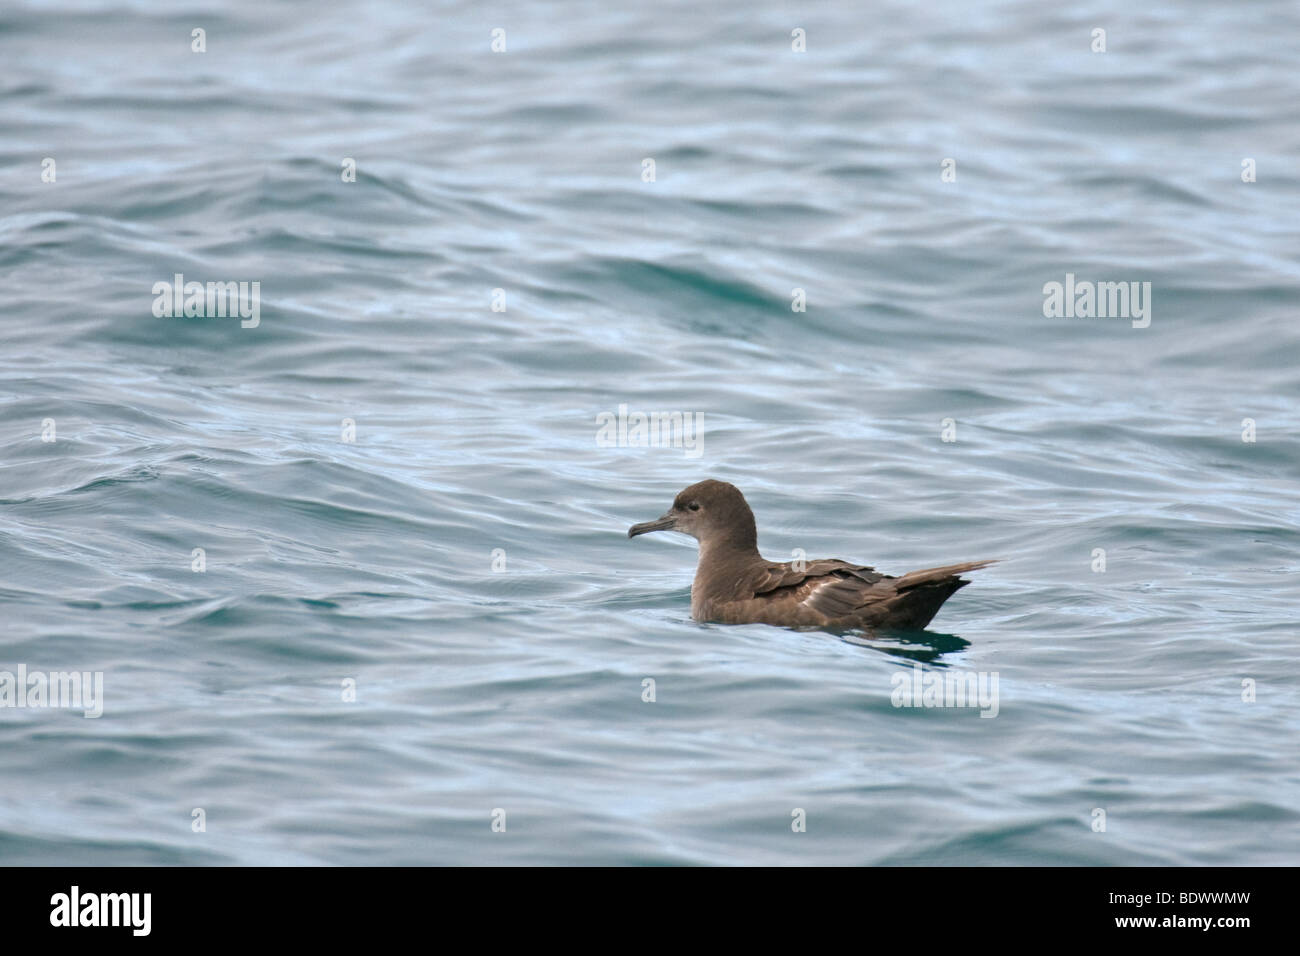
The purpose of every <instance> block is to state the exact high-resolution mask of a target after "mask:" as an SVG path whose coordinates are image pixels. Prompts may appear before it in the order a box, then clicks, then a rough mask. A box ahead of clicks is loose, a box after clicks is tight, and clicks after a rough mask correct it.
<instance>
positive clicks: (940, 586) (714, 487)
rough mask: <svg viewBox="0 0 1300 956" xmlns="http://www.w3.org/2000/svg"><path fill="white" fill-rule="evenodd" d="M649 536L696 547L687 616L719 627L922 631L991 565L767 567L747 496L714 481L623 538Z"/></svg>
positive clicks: (791, 564) (825, 561) (691, 490)
mask: <svg viewBox="0 0 1300 956" xmlns="http://www.w3.org/2000/svg"><path fill="white" fill-rule="evenodd" d="M651 531H680V532H682V533H684V534H689V535H691V536H692V537H693V538H695V539H696V540H697V541H699V543H700V558H699V564H698V565H697V567H696V569H695V581H694V582H693V583H692V584H691V617H693V618H694V619H695V620H697V621H713V622H717V623H721V624H775V625H778V626H781V627H821V628H830V629H848V628H895V629H899V630H920V629H921V628H923V627H925V626H926V625H927V624H929V623H930V619H931V618H933V617H934V616H935V614H936V613H938V611H939V607H940V605H942V604H943V602H944V601H946V600H948V598H949V597H951V596H952V594H953V593H954V592H955V591H956V590H957V589H958V588H962V587H965V586H966V585H967V584H969V583H970V582H969V581H966V580H964V579H963V578H960V577H958V575H959V574H961V573H962V572H963V571H975V570H978V569H979V568H983V567H987V566H988V565H990V564H992V563H993V561H992V560H989V561H966V562H964V563H962V564H949V565H945V566H944V567H941V568H926V569H925V570H923V571H910V572H908V573H907V574H904V575H902V576H901V577H892V576H890V575H887V574H881V573H880V572H879V571H876V570H875V569H874V568H869V567H866V566H864V565H861V564H849V563H848V562H847V561H840V560H838V559H836V558H826V559H822V560H819V561H803V562H789V563H786V564H778V563H776V562H773V561H767V560H764V558H763V556H762V555H760V554H759V553H758V529H757V528H756V527H755V525H754V512H752V511H750V510H749V504H748V503H747V502H746V501H745V496H744V495H742V494H741V493H740V489H739V488H737V487H736V486H735V485H731V484H728V483H727V482H725V481H715V480H713V479H712V478H710V479H708V480H706V481H701V482H699V483H697V484H694V485H691V486H690V487H689V488H687V489H685V490H684V491H682V492H681V493H679V494H678V495H677V498H676V499H675V500H674V501H673V506H672V508H671V509H670V510H669V511H668V513H667V514H665V515H664V516H663V517H662V518H656V519H655V520H654V521H646V522H643V523H641V524H635V525H633V526H632V527H630V528H628V529H627V536H628V537H629V538H635V537H636V536H637V535H639V534H648V533H649V532H651Z"/></svg>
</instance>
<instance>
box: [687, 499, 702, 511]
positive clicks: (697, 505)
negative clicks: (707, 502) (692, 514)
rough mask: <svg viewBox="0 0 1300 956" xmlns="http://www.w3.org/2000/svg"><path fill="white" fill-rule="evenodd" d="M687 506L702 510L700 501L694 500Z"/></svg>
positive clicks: (694, 509)
mask: <svg viewBox="0 0 1300 956" xmlns="http://www.w3.org/2000/svg"><path fill="white" fill-rule="evenodd" d="M686 507H688V508H690V509H691V510H692V511H699V510H700V503H699V502H698V501H692V502H691V503H690V504H689V505H687V506H686Z"/></svg>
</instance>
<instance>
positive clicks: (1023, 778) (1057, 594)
mask: <svg viewBox="0 0 1300 956" xmlns="http://www.w3.org/2000/svg"><path fill="white" fill-rule="evenodd" d="M196 29H202V30H203V31H205V32H204V33H203V34H201V35H200V36H201V39H202V41H203V45H204V51H203V52H197V51H195V50H194V49H193V46H194V45H195V44H196V43H197V42H198V41H196V39H195V38H194V35H193V31H194V30H196ZM1096 29H1103V30H1105V31H1106V32H1105V38H1104V39H1105V50H1104V52H1103V51H1100V50H1098V51H1094V49H1093V47H1094V45H1095V44H1096V43H1097V40H1096V39H1095V38H1094V30H1096ZM495 30H502V31H504V33H503V34H495V37H494V31H495ZM799 30H801V31H803V33H802V34H797V33H795V32H794V31H799ZM801 38H802V39H801ZM494 42H496V43H497V46H498V47H500V46H501V44H502V42H503V43H504V49H503V50H500V51H494V49H493V44H494ZM801 42H802V43H803V44H804V45H805V49H804V50H803V51H802V52H800V51H799V50H796V49H795V47H797V46H799V45H800V43H801ZM1298 60H1300V8H1297V6H1296V5H1295V4H1294V2H1292V0H1276V2H1259V3H1252V4H1248V5H1234V4H1219V3H1198V2H1189V3H1177V4H1175V3H1158V4H1154V5H1134V4H1130V3H1119V2H1083V3H1076V4H1070V5H1068V6H1067V7H1060V8H1058V7H1057V6H1055V5H1050V4H1041V3H1037V2H1031V0H1025V2H1007V3H991V2H986V3H962V2H957V0H954V2H945V3H937V4H934V3H927V4H910V3H901V2H900V3H888V4H885V3H882V4H845V3H839V2H834V3H830V2H828V3H817V4H790V3H778V2H771V0H764V2H758V3H744V4H742V3H727V4H696V3H681V2H676V0H673V2H664V3H656V4H641V5H635V6H634V5H631V4H603V3H594V2H578V0H567V2H551V3H540V4H539V3H522V2H516V3H493V4H478V3H430V4H409V3H399V2H374V3H363V4H337V5H330V4H324V5H322V4H313V3H306V2H277V3H266V2H256V3H255V2H251V0H249V2H226V3H221V4H217V5H195V6H187V5H185V4H156V3H147V2H123V0H103V2H101V0H78V2H68V0H62V2H50V3H45V2H24V0H10V2H7V3H5V4H4V5H3V7H2V8H0V336H2V341H3V349H2V350H0V404H2V410H0V601H2V607H0V609H2V611H3V623H2V624H0V671H5V672H9V673H11V674H14V675H16V674H17V673H18V670H19V668H24V669H25V673H28V674H30V673H32V672H39V673H44V674H50V673H56V672H69V671H74V670H75V671H85V672H90V673H91V674H93V673H95V672H100V673H102V681H103V685H102V686H103V696H102V707H103V713H102V716H100V717H98V718H87V717H85V716H83V710H84V709H85V708H82V709H78V708H76V707H73V706H61V707H51V706H45V707H41V706H35V705H32V706H23V707H19V706H16V703H17V702H18V698H17V697H16V696H13V695H11V696H10V697H9V698H7V699H8V700H9V701H10V702H11V704H15V705H14V706H3V707H0V863H8V864H41V863H66V864H82V863H84V864H425V863H446V864H469V863H525V864H537V863H583V864H644V863H653V864H674V863H688V864H729V863H740V864H750V863H775V864H810V863H815V864H913V863H920V864H946V863H958V864H1119V865H1129V864H1245V863H1260V864H1282V863H1294V862H1296V860H1297V858H1298V857H1300V852H1298V851H1300V748H1298V747H1297V731H1298V730H1300V718H1298V717H1297V712H1298V708H1300V691H1298V689H1297V682H1298V680H1300V652H1298V650H1297V647H1298V645H1300V612H1298V611H1297V601H1298V598H1300V588H1298V587H1297V573H1298V572H1300V558H1298V557H1297V554H1298V553H1300V495H1297V490H1298V488H1300V484H1298V481H1297V479H1298V477H1300V467H1298V465H1300V425H1298V424H1297V415H1298V414H1300V332H1298V331H1297V319H1298V316H1297V302H1298V301H1300V158H1298V157H1300V73H1298V72H1297V70H1296V63H1297V61H1298ZM51 160H52V162H49V161H51ZM647 160H652V161H653V166H651V164H649V163H647V162H646V161H647ZM946 160H951V161H952V162H948V163H945V161H946ZM348 161H352V162H354V163H355V170H356V174H355V182H351V181H346V180H347V179H349V178H351V177H350V176H349V172H348V171H349V167H350V163H349V162H348ZM1252 170H1253V173H1252ZM651 173H653V175H651ZM954 176H955V178H954ZM1252 179H1253V181H1248V180H1252ZM177 274H181V275H183V276H184V281H185V282H191V281H197V282H201V283H207V282H235V283H238V282H247V283H253V282H257V283H259V284H260V285H259V286H258V287H257V288H258V289H259V290H260V291H259V293H258V294H259V295H260V299H259V301H258V306H257V316H256V325H253V321H254V320H253V319H251V318H248V319H241V317H240V316H234V317H231V316H225V317H221V316H216V315H209V314H205V315H203V316H190V317H186V316H185V315H183V314H182V315H179V316H167V315H165V314H164V315H161V316H160V315H156V314H155V308H156V300H157V299H158V297H159V296H158V294H157V293H155V291H154V288H155V284H156V283H168V282H171V281H172V279H173V276H175V275H177ZM1067 275H1070V276H1073V277H1074V279H1073V280H1070V281H1074V282H1079V283H1082V282H1123V283H1129V282H1135V283H1138V286H1137V287H1136V288H1137V290H1138V291H1139V292H1140V291H1141V289H1142V288H1143V286H1142V284H1143V283H1150V287H1149V288H1150V294H1149V298H1146V299H1145V300H1144V303H1145V304H1144V305H1143V308H1147V307H1149V309H1148V311H1147V315H1146V318H1145V319H1143V318H1142V317H1140V316H1137V317H1134V318H1132V319H1131V320H1130V318H1129V317H1127V316H1121V317H1107V318H1100V317H1078V316H1075V317H1069V316H1051V317H1049V316H1047V315H1045V314H1044V310H1045V299H1046V298H1047V296H1046V295H1045V293H1044V286H1045V285H1046V284H1048V283H1052V282H1060V283H1062V284H1064V283H1065V282H1066V281H1067ZM1125 288H1126V289H1127V288H1128V287H1127V286H1126V287H1125ZM248 289H249V294H250V296H251V294H252V289H253V287H252V286H251V285H250V286H249V287H248ZM795 290H802V293H801V294H800V293H797V292H796V291H795ZM162 299H163V304H166V302H167V300H168V299H169V296H167V295H163V296H162ZM801 299H802V300H803V302H804V310H803V311H799V310H798V309H799V304H800V300H801ZM1117 301H1118V300H1117ZM248 302H249V303H251V299H250V300H248ZM1137 302H1138V300H1136V299H1135V300H1134V302H1132V303H1130V305H1131V306H1132V307H1133V308H1134V310H1135V311H1136V306H1137ZM249 311H250V313H251V311H252V309H251V304H250V308H249ZM1146 322H1149V324H1145V327H1143V325H1144V323H1146ZM1135 323H1136V325H1135ZM246 324H247V325H248V326H249V327H245V325H246ZM620 406H626V409H625V412H626V416H625V421H626V420H627V419H631V424H633V425H634V424H635V417H634V416H635V415H636V414H637V413H650V412H679V413H682V415H684V416H687V417H686V418H685V421H689V422H691V423H692V424H694V423H696V422H702V426H703V427H702V430H700V431H698V432H692V433H689V434H684V433H683V432H677V433H675V435H674V434H672V433H659V432H656V435H655V437H654V440H653V441H649V442H647V443H646V444H642V443H640V442H639V441H637V439H638V437H639V435H638V433H636V432H635V431H634V432H633V433H632V434H631V435H630V436H628V438H627V440H626V441H620V440H619V439H618V430H617V427H615V428H614V430H613V432H612V433H611V432H609V431H608V430H607V431H606V432H605V433H604V434H603V435H602V431H601V429H602V425H601V423H602V422H608V421H609V420H610V418H611V417H613V418H615V419H616V418H617V417H618V416H619V414H620ZM1247 420H1249V421H1247ZM611 434H612V436H613V438H614V440H613V441H609V440H606V439H608V438H610V437H611ZM674 437H676V438H677V439H682V440H681V441H679V442H674V440H673V438H674ZM704 477H716V478H721V479H725V480H729V481H732V482H734V483H735V484H737V485H738V486H739V487H740V488H741V489H742V490H743V491H744V492H745V493H746V495H747V496H748V498H749V500H750V502H751V504H752V505H753V507H754V509H755V511H756V513H757V515H758V522H759V528H760V545H761V547H762V548H763V549H764V552H765V554H767V555H768V556H769V557H771V558H773V559H776V560H789V559H790V558H791V556H792V554H793V553H794V551H795V549H803V551H804V552H806V554H807V555H808V556H809V557H832V556H835V557H842V558H846V559H849V560H854V561H858V562H862V563H870V564H873V565H874V566H876V567H878V568H880V569H881V570H883V571H886V572H891V573H901V572H903V571H906V570H910V569H912V568H917V567H926V566H930V565H935V564H943V563H949V562H953V561H959V560H969V559H976V558H986V557H1001V558H1003V559H1004V560H1003V562H1002V563H1000V564H998V565H996V566H995V567H993V568H991V569H989V570H985V571H980V572H977V573H976V574H974V575H972V578H973V583H972V584H971V585H970V586H969V587H967V588H966V589H965V590H963V591H961V592H960V593H958V594H957V595H955V596H954V597H953V598H952V599H951V600H950V601H949V602H948V604H947V605H946V606H945V607H944V609H943V610H942V612H941V613H940V615H939V617H938V618H937V619H936V620H935V621H934V623H933V624H932V625H931V628H930V631H929V632H927V633H919V634H878V635H872V636H867V635H860V636H856V637H854V636H849V637H848V638H847V639H846V638H845V637H842V636H836V635H830V634H825V633H820V632H796V631H790V630H784V629H778V628H772V627H766V626H760V625H756V626H741V627H722V626H714V625H701V624H697V623H694V622H693V621H692V620H691V619H690V612H689V602H690V597H689V589H690V581H691V576H692V573H693V570H694V562H695V554H696V552H695V546H694V542H693V541H690V540H689V539H685V538H679V537H676V536H673V535H666V534H665V535H654V536H649V537H644V538H637V539H635V540H632V541H629V540H628V539H627V538H626V536H625V531H626V528H627V526H628V525H630V524H632V523H634V522H637V521H643V520H647V519H649V518H653V517H655V516H657V515H659V514H661V513H662V512H663V511H664V509H665V508H666V507H667V506H668V504H669V503H670V502H671V500H672V497H673V495H674V494H675V493H676V492H677V491H678V490H679V489H681V488H682V487H684V486H685V485H687V484H690V483H691V482H694V481H696V480H699V479H701V478H704ZM200 549H201V550H200ZM914 666H919V667H920V668H921V671H920V674H921V675H922V677H921V678H919V679H924V678H926V677H930V676H931V675H940V676H942V675H945V674H952V675H958V676H961V675H974V676H976V677H979V676H981V675H982V676H983V677H984V678H985V679H986V680H988V679H991V675H993V674H996V675H997V678H998V684H997V687H998V701H997V715H996V717H993V718H992V719H988V718H985V717H982V716H981V710H980V709H977V708H973V707H969V706H964V707H958V706H947V707H913V708H904V707H896V706H894V704H895V702H896V700H895V697H896V690H897V687H898V686H899V684H900V681H902V680H904V679H905V680H906V681H908V682H909V684H908V686H910V681H911V680H912V679H913V671H912V669H913V667H914ZM2 678H3V675H0V679H2ZM16 679H17V678H16V676H15V678H14V680H16ZM647 681H653V684H648V683H646V682H647ZM92 683H93V681H92ZM651 690H653V698H654V699H653V700H647V699H645V698H647V697H650V696H651ZM16 693H17V691H16V690H15V694H16ZM349 698H354V699H349ZM23 702H24V703H27V704H32V703H33V702H32V699H31V698H30V697H28V698H24V699H23ZM799 811H802V818H803V820H804V821H805V825H806V829H805V831H804V832H798V830H799V823H800V819H801V818H800V813H799ZM494 824H496V825H495V826H494ZM1103 825H1104V829H1103ZM503 827H504V829H503Z"/></svg>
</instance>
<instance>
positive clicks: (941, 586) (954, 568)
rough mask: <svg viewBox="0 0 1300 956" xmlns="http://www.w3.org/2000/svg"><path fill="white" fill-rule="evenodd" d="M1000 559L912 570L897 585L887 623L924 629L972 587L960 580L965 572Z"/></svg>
mask: <svg viewBox="0 0 1300 956" xmlns="http://www.w3.org/2000/svg"><path fill="white" fill-rule="evenodd" d="M996 562H997V559H996V558H993V559H990V560H987V561H965V562H963V563H961V564H947V565H944V566H943V567H941V568H924V569H922V570H920V571H909V572H907V573H906V574H904V575H903V576H902V577H900V578H898V579H897V580H895V581H894V582H893V585H894V590H895V591H896V592H897V593H896V595H895V596H894V597H892V598H890V599H889V601H888V604H889V610H888V613H887V614H886V615H885V616H884V623H886V624H887V626H889V627H896V628H899V629H904V630H912V629H915V630H918V631H919V630H921V629H922V628H923V627H925V626H926V625H927V624H929V623H930V621H931V620H932V619H933V618H934V616H935V615H936V614H938V613H939V608H941V607H942V606H943V602H944V601H946V600H948V598H950V597H952V596H953V594H955V593H956V592H957V591H958V590H960V589H961V588H964V587H965V586H966V585H968V584H970V582H969V581H967V580H966V579H965V578H961V577H958V575H959V574H961V573H963V572H965V571H978V570H979V569H980V568H987V567H988V566H989V565H990V564H995V563H996Z"/></svg>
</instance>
